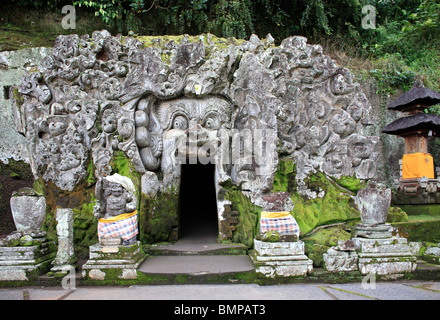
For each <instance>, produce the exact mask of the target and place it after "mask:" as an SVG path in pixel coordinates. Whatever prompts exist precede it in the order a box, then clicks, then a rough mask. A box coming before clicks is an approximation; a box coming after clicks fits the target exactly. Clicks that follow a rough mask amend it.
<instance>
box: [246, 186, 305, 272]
mask: <svg viewBox="0 0 440 320" xmlns="http://www.w3.org/2000/svg"><path fill="white" fill-rule="evenodd" d="M262 200H263V205H262V207H263V210H264V211H263V212H261V218H260V235H259V236H258V237H257V238H258V239H254V250H253V252H252V253H251V259H252V261H253V263H254V265H255V269H256V272H257V273H262V274H263V275H265V276H266V277H275V276H283V277H289V276H301V275H307V274H310V273H311V272H312V270H313V261H312V260H310V259H309V258H308V257H307V256H306V255H305V254H304V242H303V241H301V240H299V232H300V230H299V227H298V224H297V222H296V220H295V218H294V217H293V216H292V215H291V213H290V212H291V211H292V209H293V203H292V200H291V199H290V197H289V194H288V193H287V192H277V193H272V194H269V195H266V196H263V197H262Z"/></svg>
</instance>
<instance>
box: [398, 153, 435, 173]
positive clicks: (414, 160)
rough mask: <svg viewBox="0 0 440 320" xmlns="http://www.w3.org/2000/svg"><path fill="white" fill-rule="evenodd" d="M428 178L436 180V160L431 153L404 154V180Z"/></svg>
mask: <svg viewBox="0 0 440 320" xmlns="http://www.w3.org/2000/svg"><path fill="white" fill-rule="evenodd" d="M422 177H427V178H428V179H434V159H433V158H432V156H431V155H430V154H429V153H421V152H418V153H410V154H404V155H403V158H402V179H414V178H422Z"/></svg>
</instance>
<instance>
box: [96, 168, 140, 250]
mask: <svg viewBox="0 0 440 320" xmlns="http://www.w3.org/2000/svg"><path fill="white" fill-rule="evenodd" d="M96 198H97V203H96V205H95V207H94V213H95V217H96V218H97V219H99V220H98V221H99V223H98V237H99V242H100V243H102V242H103V239H106V240H104V241H112V243H113V244H119V243H120V240H109V238H112V239H122V244H123V245H129V244H134V243H135V242H136V235H137V234H138V227H137V211H136V206H137V199H136V196H135V188H134V185H133V182H132V181H131V180H130V179H129V178H127V177H124V176H121V175H119V174H117V173H115V174H113V175H111V176H107V177H105V178H101V179H100V180H99V181H98V182H97V184H96ZM118 242H119V243H118Z"/></svg>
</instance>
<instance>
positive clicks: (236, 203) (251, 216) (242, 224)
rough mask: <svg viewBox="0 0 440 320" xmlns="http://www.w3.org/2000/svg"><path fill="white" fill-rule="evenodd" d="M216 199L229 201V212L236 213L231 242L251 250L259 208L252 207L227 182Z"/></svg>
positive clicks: (256, 227) (236, 188)
mask: <svg viewBox="0 0 440 320" xmlns="http://www.w3.org/2000/svg"><path fill="white" fill-rule="evenodd" d="M218 197H219V200H229V201H231V210H232V211H237V212H238V216H237V220H238V223H237V225H236V229H235V231H234V234H233V236H232V242H236V243H243V244H245V245H246V246H247V247H248V248H251V247H252V245H253V239H254V238H255V235H256V234H257V229H258V221H259V218H260V214H261V208H260V207H258V206H256V205H254V204H253V203H252V202H251V200H250V199H249V198H248V197H246V196H245V195H244V194H243V193H242V191H241V188H240V187H238V186H235V185H233V184H232V183H231V182H230V181H229V180H228V181H227V182H226V183H224V184H223V186H222V189H221V190H220V192H219V195H218Z"/></svg>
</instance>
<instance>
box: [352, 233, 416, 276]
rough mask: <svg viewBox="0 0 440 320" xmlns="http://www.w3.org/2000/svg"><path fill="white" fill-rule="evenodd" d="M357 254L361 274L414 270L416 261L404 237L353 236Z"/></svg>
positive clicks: (382, 273)
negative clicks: (375, 237)
mask: <svg viewBox="0 0 440 320" xmlns="http://www.w3.org/2000/svg"><path fill="white" fill-rule="evenodd" d="M352 240H353V242H354V243H355V245H356V248H357V251H358V256H359V271H360V272H361V273H362V274H369V273H376V274H378V275H390V274H403V273H408V272H414V271H415V269H416V267H417V263H416V257H415V256H414V255H413V254H412V252H411V248H410V246H409V245H408V243H407V239H406V238H399V237H390V238H387V239H371V238H370V239H367V238H353V239H352Z"/></svg>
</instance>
